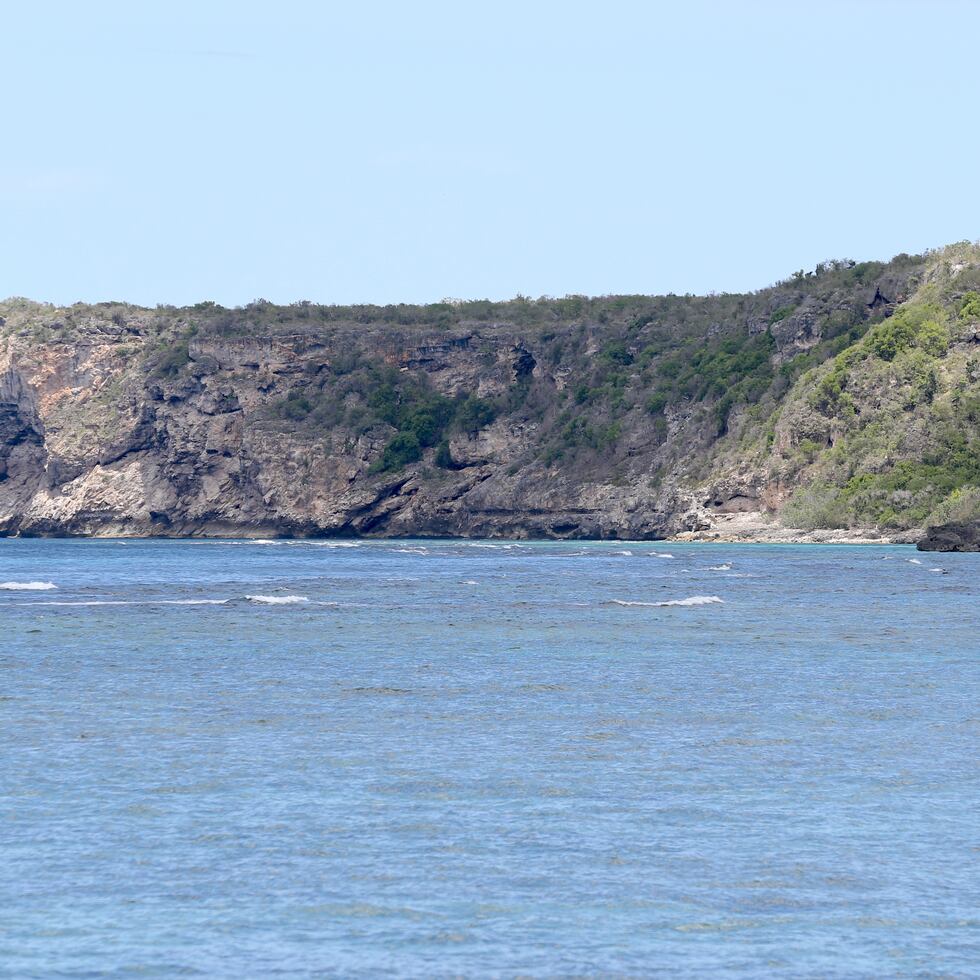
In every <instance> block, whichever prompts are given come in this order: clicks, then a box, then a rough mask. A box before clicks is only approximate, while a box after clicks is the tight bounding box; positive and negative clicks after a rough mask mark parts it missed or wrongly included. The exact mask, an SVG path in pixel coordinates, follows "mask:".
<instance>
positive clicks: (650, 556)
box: [647, 551, 674, 558]
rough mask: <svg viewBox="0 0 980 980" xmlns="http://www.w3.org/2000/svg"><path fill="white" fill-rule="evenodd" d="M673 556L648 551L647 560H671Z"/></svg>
mask: <svg viewBox="0 0 980 980" xmlns="http://www.w3.org/2000/svg"><path fill="white" fill-rule="evenodd" d="M673 557H674V556H673V555H669V554H667V552H666V551H648V552H647V558H673Z"/></svg>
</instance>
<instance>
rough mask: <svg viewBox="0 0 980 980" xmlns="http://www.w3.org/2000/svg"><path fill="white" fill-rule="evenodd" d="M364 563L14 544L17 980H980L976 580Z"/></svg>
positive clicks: (1, 749) (706, 553) (570, 563)
mask: <svg viewBox="0 0 980 980" xmlns="http://www.w3.org/2000/svg"><path fill="white" fill-rule="evenodd" d="M347 544H350V546H348V547H339V546H336V544H333V543H316V542H310V543H270V544H259V543H244V542H217V541H209V542H205V541H185V542H175V541H144V542H137V541H126V542H116V541H21V540H5V541H0V583H3V585H0V622H2V626H3V632H2V637H3V640H2V651H0V721H2V727H0V807H2V810H0V975H2V976H5V977H6V976H9V977H31V976H38V977H48V976H59V977H128V976H140V977H154V976H165V977H170V976H198V975H199V976H213V977H242V976H280V977H307V976H334V975H337V976H357V975H363V976H379V975H386V974H390V975H397V976H426V977H429V976H447V975H462V976H485V975H491V976H512V975H524V976H555V975H562V976H565V975H590V976H591V975H604V976H608V975H614V976H621V975H626V976H630V975H649V974H651V973H660V974H663V975H669V976H677V977H688V976H690V977H704V976H714V977H718V976H721V977H725V976H762V975H765V976H794V977H801V976H812V977H855V976H868V977H882V976H917V977H918V976H947V977H949V976H952V977H959V976H977V975H980V937H978V933H980V928H978V927H980V912H978V909H980V883H978V875H977V865H978V860H977V859H978V857H980V848H978V834H977V812H978V809H980V808H978V802H980V789H978V778H977V764H976V755H977V748H978V739H977V735H978V732H980V711H978V708H977V696H978V694H980V639H978V635H980V634H978V627H980V612H978V606H977V586H978V584H980V556H975V555H974V556H971V555H943V556H931V555H917V554H916V552H915V551H914V550H912V549H910V548H901V547H893V548H887V547H822V546H805V547H795V546H793V547H789V546H774V547H768V546H751V545H743V546H724V545H678V544H670V545H666V544H650V543H643V544H631V545H624V544H554V543H550V544H545V543H540V544H521V545H505V544H499V543H494V544H490V543H487V542H468V543H463V542H435V541H425V542H364V543H361V544H356V543H347ZM667 555H670V556H672V557H667ZM725 566H730V567H725ZM933 569H941V570H943V571H945V572H946V574H942V572H941V571H934V570H933ZM16 584H19V585H30V586H31V587H30V588H15V587H13V586H14V585H16ZM42 585H51V586H55V587H54V588H40V587H39V586H42ZM246 596H252V597H264V598H252V599H249V598H246ZM289 597H293V598H294V599H296V600H299V599H302V600H305V601H290V602H281V601H280V602H269V601H267V600H268V599H276V600H282V599H287V598H289ZM694 597H701V598H700V600H699V601H698V602H697V603H694V604H683V605H656V603H666V602H674V601H677V600H690V599H692V598H694ZM708 599H719V600H722V601H720V602H719V601H705V600H708ZM202 600H209V602H207V603H205V602H202ZM621 603H643V604H642V605H639V604H637V605H623V604H621Z"/></svg>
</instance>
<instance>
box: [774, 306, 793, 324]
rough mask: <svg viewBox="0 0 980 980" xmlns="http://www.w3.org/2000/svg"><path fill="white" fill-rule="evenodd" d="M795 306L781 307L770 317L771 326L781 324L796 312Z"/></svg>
mask: <svg viewBox="0 0 980 980" xmlns="http://www.w3.org/2000/svg"><path fill="white" fill-rule="evenodd" d="M795 309H796V307H795V306H781V307H780V308H779V309H778V310H776V311H775V312H774V313H773V314H772V315H771V316H770V317H769V326H772V325H773V324H774V323H779V322H780V321H781V320H785V319H786V317H788V316H789V315H790V314H791V313H792V312H793V311H794V310H795Z"/></svg>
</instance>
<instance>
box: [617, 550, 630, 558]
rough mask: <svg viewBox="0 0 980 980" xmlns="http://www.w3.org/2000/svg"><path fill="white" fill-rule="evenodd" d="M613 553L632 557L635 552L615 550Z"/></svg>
mask: <svg viewBox="0 0 980 980" xmlns="http://www.w3.org/2000/svg"><path fill="white" fill-rule="evenodd" d="M613 554H614V555H625V556H626V557H627V558H632V557H633V552H632V551H614V552H613Z"/></svg>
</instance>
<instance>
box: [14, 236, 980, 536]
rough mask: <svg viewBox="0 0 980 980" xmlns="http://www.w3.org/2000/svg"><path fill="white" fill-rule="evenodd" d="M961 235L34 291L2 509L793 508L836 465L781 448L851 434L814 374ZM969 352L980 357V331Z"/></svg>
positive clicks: (291, 518) (692, 514) (751, 518)
mask: <svg viewBox="0 0 980 980" xmlns="http://www.w3.org/2000/svg"><path fill="white" fill-rule="evenodd" d="M944 254H945V253H939V254H936V255H931V256H925V257H917V258H909V257H907V256H902V257H899V258H897V259H896V260H893V261H892V262H891V263H889V264H879V263H865V264H863V265H862V266H855V265H854V264H853V263H836V264H832V265H829V266H826V267H822V268H819V269H818V270H817V271H816V272H815V273H813V274H810V275H808V276H800V277H798V278H796V279H794V280H792V281H789V282H786V283H781V284H779V285H777V286H775V287H772V288H770V289H768V290H763V291H761V292H759V293H755V294H751V295H746V296H721V297H707V298H704V297H604V298H600V299H586V298H584V297H567V298H565V299H562V300H540V301H536V302H528V301H525V300H521V299H518V300H515V301H511V302H509V303H503V304H491V303H468V304H457V305H453V304H434V305H432V306H429V307H386V308H372V307H359V308H337V307H316V306H310V305H308V304H297V305H295V306H292V307H273V306H271V305H270V304H267V303H264V302H262V301H258V302H256V303H254V304H251V305H250V306H248V307H245V308H243V309H239V310H231V311H229V310H223V309H221V308H219V307H216V306H214V305H213V304H200V305H199V306H197V307H193V308H187V309H172V308H160V309H157V310H144V309H139V308H135V307H130V306H124V305H120V304H103V305H98V306H83V305H79V306H75V307H71V308H66V309H57V308H54V307H50V306H45V305H42V304H35V303H31V302H28V301H25V300H10V301H7V302H6V303H3V304H0V319H2V325H0V532H2V533H5V534H35V535H36V534H78V535H157V534H160V535H192V534H195V535H197V534H199V535H236V536H239V535H253V536H271V535H279V534H287V535H322V534H327V535H345V534H356V535H364V534H384V535H415V534H424V535H474V536H476V535H505V536H513V537H534V536H546V537H611V538H656V537H664V536H669V535H675V534H688V535H698V534H712V533H723V532H724V531H725V529H726V528H729V527H734V528H739V527H743V528H744V527H747V528H756V529H757V530H758V529H761V528H769V529H770V530H771V529H773V528H776V527H778V515H779V512H780V510H781V508H782V507H783V506H784V504H785V502H786V501H787V500H789V499H790V498H791V497H792V496H793V494H794V493H795V492H797V491H798V490H799V488H800V487H801V486H807V485H809V483H810V482H812V480H813V478H812V477H811V476H809V475H808V473H807V466H803V467H800V468H798V469H793V468H792V467H787V466H785V465H784V463H785V460H784V459H782V457H780V456H779V453H780V451H781V450H785V449H786V448H787V447H790V448H792V449H793V451H794V452H795V451H796V449H797V448H798V447H799V446H800V445H801V444H803V445H804V449H805V452H806V453H809V454H811V456H813V460H811V463H810V464H808V465H812V463H813V462H814V461H815V460H816V456H819V454H820V452H822V451H823V450H824V449H826V448H828V447H832V446H833V445H834V442H835V439H836V438H838V437H837V436H836V435H835V431H836V430H835V429H834V426H835V424H836V423H835V421H834V419H828V418H827V417H826V416H822V417H821V419H815V418H811V417H810V414H811V409H810V408H807V407H806V406H807V405H809V402H806V400H805V398H804V396H803V395H802V394H801V392H803V391H804V390H805V388H806V386H807V385H813V384H815V383H816V382H815V381H814V378H813V377H811V376H812V375H813V374H814V372H820V371H824V372H826V371H828V370H829V368H828V365H829V364H830V363H831V362H832V359H833V357H834V356H835V355H837V354H838V352H839V351H841V350H845V349H847V348H848V347H849V346H851V345H853V344H856V343H861V342H863V341H862V338H864V337H865V335H866V334H867V333H868V331H869V330H873V329H875V324H879V323H881V322H882V321H885V322H888V321H887V320H886V318H887V317H888V315H889V314H890V313H892V312H893V311H894V309H895V308H896V306H897V305H898V304H900V303H902V302H903V301H905V300H907V299H908V298H909V297H911V296H913V294H915V293H916V290H920V289H921V288H923V285H924V284H926V283H927V280H928V278H929V276H930V275H935V274H936V273H935V266H936V265H937V263H941V262H943V261H947V258H945V257H944ZM970 268H974V266H973V265H971V266H970ZM947 279H949V275H947ZM955 291H956V290H955V289H954V292H955ZM959 292H961V293H962V292H963V290H959ZM954 299H955V297H954ZM960 343H962V344H965V345H966V347H969V343H970V342H969V341H967V340H962V341H960V340H957V341H956V344H960ZM954 346H955V344H954ZM966 347H965V348H964V350H965V349H966ZM957 358H958V360H957ZM954 361H955V363H956V365H957V367H956V372H959V373H964V372H968V370H969V369H968V368H967V366H966V365H967V362H968V357H967V355H966V354H965V353H962V356H961V352H955V353H954V355H953V360H950V362H949V363H950V364H953V363H954ZM960 361H962V366H960ZM959 373H958V374H957V377H956V379H954V381H953V382H951V383H955V381H956V380H959ZM964 376H965V374H964ZM978 376H980V374H978ZM970 384H972V385H974V387H975V381H973V382H970V381H969V379H967V387H969V385H970ZM801 399H802V400H801ZM801 406H803V407H801ZM812 411H816V410H815V409H814V410H812ZM818 414H819V413H818ZM811 442H812V443H813V444H814V445H815V446H816V449H813V448H811V446H810V443H811ZM746 533H750V534H751V533H752V532H751V531H750V532H746Z"/></svg>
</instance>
